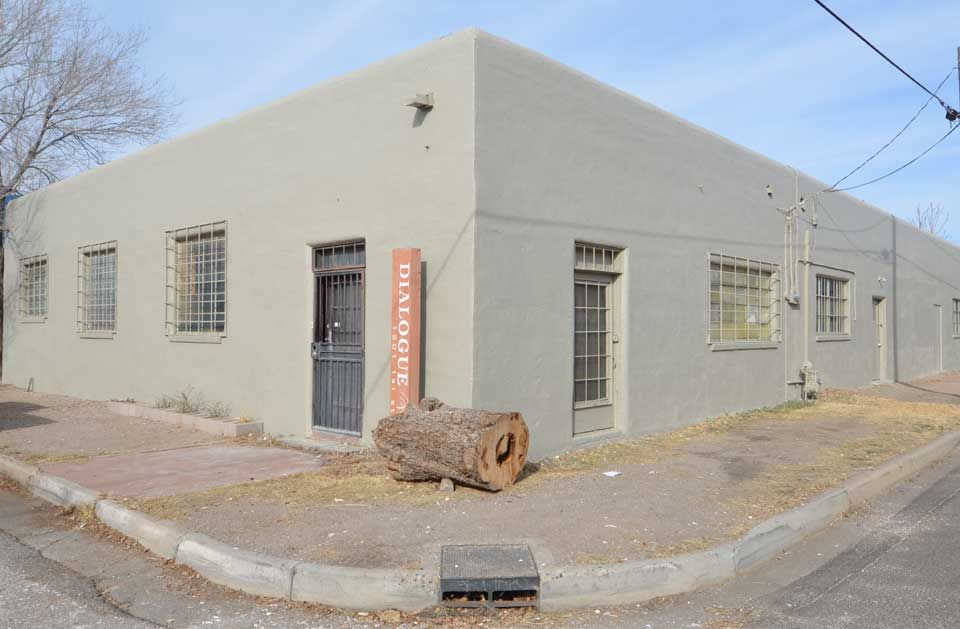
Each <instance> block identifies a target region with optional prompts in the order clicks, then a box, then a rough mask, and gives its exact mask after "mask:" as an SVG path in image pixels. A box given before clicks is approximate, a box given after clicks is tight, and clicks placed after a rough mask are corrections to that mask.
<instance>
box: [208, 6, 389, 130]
mask: <svg viewBox="0 0 960 629" xmlns="http://www.w3.org/2000/svg"><path fill="white" fill-rule="evenodd" d="M381 4H382V2H381V0H343V1H341V2H337V3H334V4H333V5H332V6H331V7H330V9H329V10H328V11H327V12H326V13H325V14H324V15H323V16H322V17H321V18H320V19H319V20H317V21H316V22H314V23H313V24H312V25H309V26H308V27H307V28H305V29H304V30H302V31H301V32H300V33H299V34H298V35H296V36H294V37H291V38H289V39H287V40H285V41H281V42H277V41H272V42H271V41H262V42H261V44H262V45H263V51H264V56H263V58H262V59H261V61H260V62H259V63H257V64H256V65H255V66H253V67H251V68H248V69H247V70H246V71H245V72H244V83H243V84H242V85H239V86H237V87H236V88H235V89H232V90H228V91H226V92H224V93H221V94H218V95H216V96H215V97H214V98H213V99H211V100H209V101H208V102H206V103H203V104H200V103H197V104H196V105H197V106H198V107H202V108H203V109H204V110H206V111H208V112H219V113H218V115H217V116H216V117H217V118H222V117H224V116H225V115H228V114H229V113H236V112H239V111H241V110H243V109H247V108H249V107H251V106H253V105H257V104H261V103H262V102H264V101H266V100H269V99H271V98H275V97H279V96H283V94H277V93H276V92H275V89H274V88H273V87H272V86H275V85H277V84H278V83H282V82H284V81H286V80H289V79H290V78H291V77H295V76H297V75H300V74H303V73H304V70H305V68H307V67H309V66H313V65H316V64H317V63H318V58H319V57H320V56H321V55H323V54H324V53H328V52H330V51H332V50H334V49H335V48H336V47H337V46H338V45H340V44H342V43H343V42H344V41H345V40H347V39H348V38H349V37H351V36H353V35H355V34H356V32H357V31H358V30H359V29H360V28H361V27H362V25H363V23H364V21H365V20H367V19H369V18H370V17H371V16H372V15H373V14H374V12H375V11H376V9H377V8H378V7H379V6H380V5H381ZM206 122H210V120H207V121H206Z"/></svg>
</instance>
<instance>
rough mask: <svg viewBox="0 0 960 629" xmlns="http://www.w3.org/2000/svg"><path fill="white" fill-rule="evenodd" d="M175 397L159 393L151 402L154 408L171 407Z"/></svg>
mask: <svg viewBox="0 0 960 629" xmlns="http://www.w3.org/2000/svg"><path fill="white" fill-rule="evenodd" d="M175 403H176V399H175V398H174V396H172V395H161V396H160V397H158V398H157V400H156V401H155V402H154V403H153V406H154V408H173V405H174V404H175Z"/></svg>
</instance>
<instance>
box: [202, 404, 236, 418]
mask: <svg viewBox="0 0 960 629" xmlns="http://www.w3.org/2000/svg"><path fill="white" fill-rule="evenodd" d="M203 413H204V415H206V416H207V417H230V405H229V404H227V403H226V402H215V401H211V402H207V403H206V404H204V405H203Z"/></svg>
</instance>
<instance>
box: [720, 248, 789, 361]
mask: <svg viewBox="0 0 960 629" xmlns="http://www.w3.org/2000/svg"><path fill="white" fill-rule="evenodd" d="M731 289H732V290H731ZM725 300H727V302H726V303H725ZM729 300H732V302H731V301H729ZM741 308H742V310H743V313H742V316H740V314H738V313H739V312H740V310H741ZM764 311H765V312H766V319H765V320H764ZM706 320H707V344H708V345H710V346H711V348H712V349H714V350H722V349H764V348H775V347H777V346H778V345H779V344H780V342H781V340H782V339H781V336H782V335H781V331H782V326H781V319H780V265H779V264H776V263H773V262H765V261H763V260H755V259H753V258H745V257H740V256H733V255H729V254H725V253H717V252H711V253H708V254H707V316H706ZM731 329H732V333H731V332H730V330H731Z"/></svg>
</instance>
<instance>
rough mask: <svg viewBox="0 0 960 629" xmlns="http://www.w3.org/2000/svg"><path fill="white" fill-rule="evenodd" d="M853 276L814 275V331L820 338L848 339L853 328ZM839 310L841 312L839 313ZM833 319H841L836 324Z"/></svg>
mask: <svg viewBox="0 0 960 629" xmlns="http://www.w3.org/2000/svg"><path fill="white" fill-rule="evenodd" d="M852 287H853V278H852V277H843V276H840V275H833V274H830V273H817V274H816V275H814V299H813V306H814V313H813V320H814V331H815V332H816V335H817V337H818V338H820V339H847V338H850V336H851V331H852V330H853V306H852V304H853V288H852ZM838 310H839V312H840V314H837V311H838ZM831 321H839V323H840V325H839V326H837V325H834V324H833V323H831Z"/></svg>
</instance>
